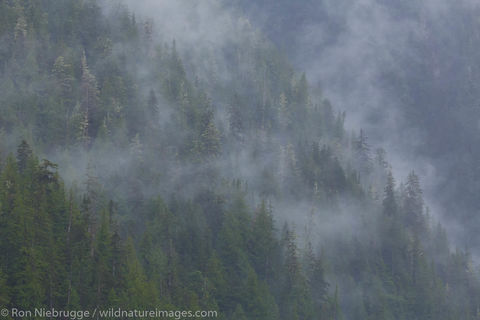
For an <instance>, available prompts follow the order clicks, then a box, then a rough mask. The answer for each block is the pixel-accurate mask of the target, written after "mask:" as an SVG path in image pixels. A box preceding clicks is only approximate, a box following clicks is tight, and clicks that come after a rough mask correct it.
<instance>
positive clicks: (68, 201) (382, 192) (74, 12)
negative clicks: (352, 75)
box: [0, 0, 480, 319]
mask: <svg viewBox="0 0 480 320" xmlns="http://www.w3.org/2000/svg"><path fill="white" fill-rule="evenodd" d="M147 3H148V2H145V3H144V4H143V5H145V6H146V9H149V8H150V7H148V5H146V4H147ZM160 7H161V9H162V10H165V11H164V13H163V15H165V17H163V16H162V17H163V18H165V19H166V20H164V21H162V19H161V18H162V17H158V16H157V19H156V18H155V15H154V14H152V15H151V16H148V15H145V16H144V15H143V13H140V14H138V12H143V11H141V10H140V9H137V10H140V11H137V14H134V13H133V12H132V11H130V9H129V8H128V7H127V6H124V5H122V4H120V3H119V2H110V1H93V0H80V1H79V0H65V1H62V2H59V1H50V0H44V1H33V0H22V1H13V0H12V1H2V2H0V41H1V45H0V50H1V51H0V92H1V95H0V132H1V139H0V143H1V144H0V154H1V174H0V307H6V308H8V309H9V310H11V309H12V308H18V309H21V310H31V309H33V308H36V307H37V308H39V307H45V308H56V309H58V310H85V309H90V310H93V309H96V308H99V309H104V310H105V309H108V308H122V309H124V310H133V309H143V310H153V309H155V308H158V309H163V310H172V311H179V310H193V311H197V310H212V311H216V312H217V317H216V318H219V319H478V317H479V311H478V310H479V296H480V283H479V281H478V274H477V271H476V267H475V266H474V265H473V263H472V259H471V257H470V253H469V252H468V251H463V250H459V249H457V250H454V246H453V245H452V244H451V243H449V240H448V238H447V235H446V232H445V230H444V228H443V227H442V226H441V224H440V223H439V222H438V221H436V219H434V218H433V216H432V214H431V213H430V212H429V209H428V206H427V205H426V204H425V201H424V199H423V195H422V188H421V185H420V181H419V177H418V175H417V174H416V173H415V172H414V171H411V172H410V173H409V174H408V176H407V177H394V176H393V174H392V167H391V165H390V164H389V162H388V156H387V154H386V152H385V150H384V149H382V148H381V146H373V145H371V144H370V143H369V139H368V137H367V135H366V133H365V131H363V130H360V131H352V130H351V129H349V128H346V127H345V119H346V117H348V114H346V113H344V112H340V111H338V110H336V109H335V107H334V106H332V104H331V102H330V101H329V100H328V98H327V97H324V96H323V95H322V94H321V92H320V91H319V90H317V88H316V86H315V87H312V86H310V85H309V83H308V81H307V75H306V74H304V73H299V72H298V71H297V70H296V69H295V68H294V67H293V66H292V65H291V64H290V62H289V59H288V58H287V55H284V54H283V53H282V51H281V50H282V49H281V47H280V49H278V48H277V47H276V45H275V44H274V43H272V42H270V40H269V38H268V34H264V33H262V32H261V31H260V30H257V29H256V28H255V27H254V26H252V24H251V23H250V22H249V21H248V19H246V18H245V16H243V15H242V13H241V12H239V11H238V10H232V9H229V8H228V7H225V6H222V5H220V4H218V3H216V2H213V1H204V2H202V3H200V4H199V3H193V2H188V1H175V2H174V3H169V2H164V3H163V4H161V5H160ZM151 9H152V13H153V11H154V10H153V7H151ZM147 11H148V10H147ZM169 15H171V18H170V19H171V20H168V18H166V16H169ZM179 17H180V18H184V19H187V18H188V21H187V20H185V23H184V24H182V26H177V25H172V23H173V22H175V21H177V22H178V21H179V20H178V19H180V18H179ZM182 21H183V20H182ZM218 25H222V26H225V27H224V28H223V29H222V30H219V29H218V28H217V26H218ZM47 159H48V160H47ZM400 181H403V182H400Z"/></svg>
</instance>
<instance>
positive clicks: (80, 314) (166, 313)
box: [1, 308, 218, 320]
mask: <svg viewBox="0 0 480 320" xmlns="http://www.w3.org/2000/svg"><path fill="white" fill-rule="evenodd" d="M1 315H2V316H4V317H6V316H11V317H13V318H17V319H19V318H31V317H37V318H66V319H71V320H82V319H84V318H125V317H128V318H167V319H184V318H210V317H212V318H216V317H217V316H218V313H217V311H213V310H209V311H205V310H203V311H202V310H198V311H192V310H183V311H180V310H158V309H155V310H122V309H120V308H117V309H114V308H110V309H103V310H98V311H97V309H94V310H93V311H89V310H57V309H54V308H52V309H46V308H35V309H33V310H21V309H17V308H11V309H2V311H1Z"/></svg>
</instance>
